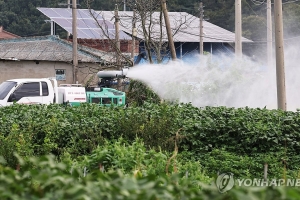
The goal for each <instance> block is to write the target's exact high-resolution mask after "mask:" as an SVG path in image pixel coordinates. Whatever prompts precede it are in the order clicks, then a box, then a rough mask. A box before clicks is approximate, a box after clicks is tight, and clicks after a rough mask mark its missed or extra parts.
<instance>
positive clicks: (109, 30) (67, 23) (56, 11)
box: [37, 8, 131, 40]
mask: <svg viewBox="0 0 300 200" xmlns="http://www.w3.org/2000/svg"><path fill="white" fill-rule="evenodd" d="M37 9H38V10H39V11H40V12H42V13H43V14H44V15H46V16H47V17H49V18H50V19H51V20H52V21H54V22H55V23H56V24H58V25H59V26H60V27H62V28H63V29H65V30H66V31H68V32H69V33H72V9H68V8H37ZM100 27H102V29H104V30H105V31H104V32H103V31H102V29H101V28H100ZM107 36H108V37H109V38H111V39H114V38H115V27H114V24H113V23H112V22H110V21H106V20H104V19H103V18H102V16H101V15H99V14H97V13H96V12H95V11H94V10H88V9H77V38H82V39H107ZM119 37H120V39H124V40H131V37H130V36H128V35H127V34H126V33H124V32H123V31H120V33H119Z"/></svg>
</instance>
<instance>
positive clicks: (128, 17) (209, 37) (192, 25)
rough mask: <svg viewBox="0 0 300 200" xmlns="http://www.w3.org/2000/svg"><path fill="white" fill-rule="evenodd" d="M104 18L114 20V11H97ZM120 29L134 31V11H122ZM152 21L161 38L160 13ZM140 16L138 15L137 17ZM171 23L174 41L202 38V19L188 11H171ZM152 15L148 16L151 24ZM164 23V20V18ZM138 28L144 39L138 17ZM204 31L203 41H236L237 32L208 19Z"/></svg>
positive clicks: (152, 31)
mask: <svg viewBox="0 0 300 200" xmlns="http://www.w3.org/2000/svg"><path fill="white" fill-rule="evenodd" d="M97 12H98V13H99V14H100V15H102V17H103V18H105V19H106V20H108V21H110V20H114V18H113V16H114V13H113V12H112V11H97ZM119 16H120V23H121V27H120V29H121V30H123V31H125V32H127V33H128V34H131V33H132V16H133V12H132V11H125V12H124V11H120V12H119ZM151 17H152V21H153V22H152V23H153V26H152V27H151V35H152V37H153V38H157V39H158V38H159V36H160V29H159V27H160V25H159V21H160V20H159V19H160V13H159V12H154V13H153V14H152V15H151ZM137 18H138V17H137ZM169 18H170V25H171V28H172V31H173V33H175V32H176V34H174V37H173V40H174V42H199V40H200V38H199V37H200V36H199V35H200V34H199V33H200V19H199V18H198V17H195V16H193V15H190V14H188V13H186V12H169ZM149 19H150V16H148V21H147V22H146V23H147V24H149V21H150V20H149ZM163 25H164V20H163ZM136 28H137V37H138V38H141V39H143V38H144V35H143V32H142V25H141V21H140V20H139V19H138V20H137V23H136ZM203 32H204V38H203V42H220V43H222V42H224V43H234V42H235V34H234V33H232V32H230V31H228V30H226V29H224V28H221V27H219V26H217V25H214V24H212V23H210V22H208V21H203ZM163 36H164V37H163V39H164V40H167V34H166V30H165V28H163ZM242 42H252V41H251V40H249V39H247V38H244V37H243V38H242Z"/></svg>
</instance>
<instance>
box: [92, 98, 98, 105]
mask: <svg viewBox="0 0 300 200" xmlns="http://www.w3.org/2000/svg"><path fill="white" fill-rule="evenodd" d="M92 103H96V104H99V103H100V98H95V97H94V98H92Z"/></svg>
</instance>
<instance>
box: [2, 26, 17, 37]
mask: <svg viewBox="0 0 300 200" xmlns="http://www.w3.org/2000/svg"><path fill="white" fill-rule="evenodd" d="M19 37H20V36H18V35H15V34H13V33H10V32H8V31H5V30H4V29H3V26H0V39H10V38H19Z"/></svg>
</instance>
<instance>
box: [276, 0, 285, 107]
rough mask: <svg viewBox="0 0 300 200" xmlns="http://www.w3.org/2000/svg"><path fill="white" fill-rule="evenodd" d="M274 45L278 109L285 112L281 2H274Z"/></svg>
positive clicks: (277, 0) (279, 0) (280, 0)
mask: <svg viewBox="0 0 300 200" xmlns="http://www.w3.org/2000/svg"><path fill="white" fill-rule="evenodd" d="M274 16H275V41H276V42H275V43H276V79H277V104H278V109H281V110H284V111H285V110H286V91H285V71H284V49H283V22H282V0H274Z"/></svg>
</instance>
